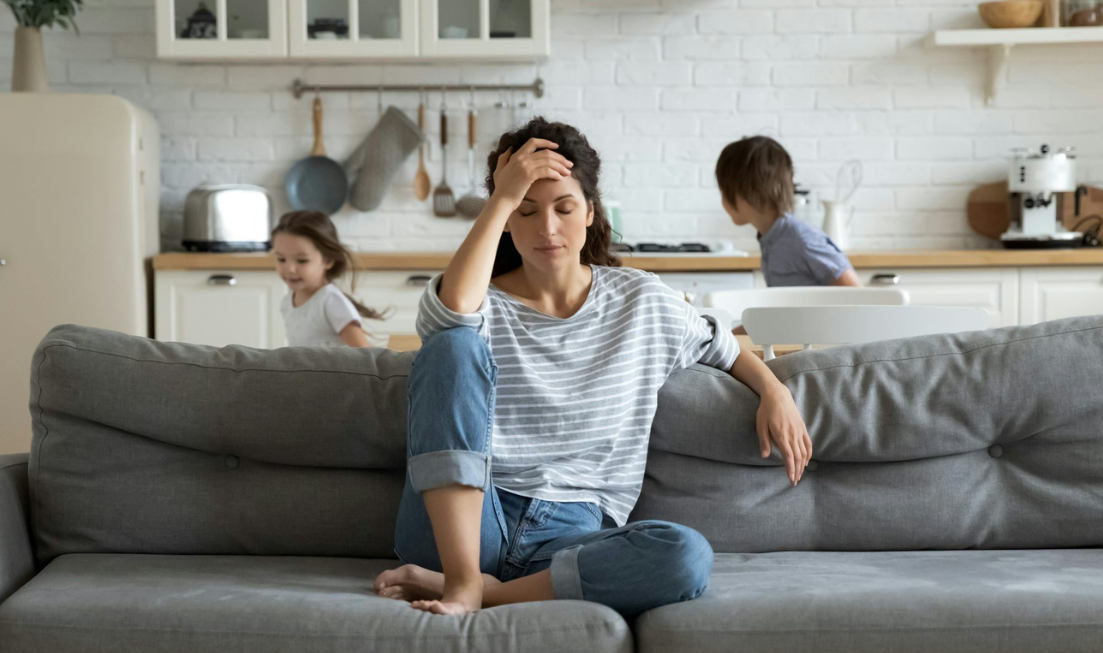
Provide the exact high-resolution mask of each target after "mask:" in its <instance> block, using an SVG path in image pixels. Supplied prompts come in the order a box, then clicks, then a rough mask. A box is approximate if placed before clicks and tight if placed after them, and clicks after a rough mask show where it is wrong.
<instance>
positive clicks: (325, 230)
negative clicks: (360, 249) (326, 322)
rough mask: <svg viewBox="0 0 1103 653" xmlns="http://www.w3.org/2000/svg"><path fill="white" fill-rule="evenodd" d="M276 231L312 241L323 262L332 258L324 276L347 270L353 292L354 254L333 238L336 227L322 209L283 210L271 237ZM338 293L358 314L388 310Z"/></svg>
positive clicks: (380, 315)
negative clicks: (284, 211)
mask: <svg viewBox="0 0 1103 653" xmlns="http://www.w3.org/2000/svg"><path fill="white" fill-rule="evenodd" d="M276 234H290V235H292V236H302V237H303V238H306V239H307V240H309V241H310V242H312V243H314V246H315V247H317V248H318V251H319V252H321V253H322V258H323V259H324V260H325V261H326V262H327V263H328V262H331V261H332V262H333V267H331V268H330V269H328V270H326V279H328V280H329V281H333V280H334V279H340V278H341V277H343V276H344V275H345V273H346V272H350V271H351V272H352V278H351V279H350V280H349V289H350V290H352V291H353V292H355V291H356V258H355V257H354V256H353V255H352V252H350V251H349V249H348V248H347V247H345V246H344V245H342V244H341V241H340V240H339V239H338V238H337V227H335V226H334V225H333V221H332V220H330V219H329V216H327V215H326V214H325V213H322V212H320V211H291V212H290V213H285V214H283V216H281V217H280V221H279V224H277V225H276V228H275V229H273V230H272V239H273V240H275V238H276ZM341 294H342V295H344V296H345V297H348V300H349V301H350V302H352V305H353V306H355V307H356V312H357V313H359V314H360V315H361V316H363V317H366V318H370V319H373V320H385V319H387V314H388V313H389V310H387V311H383V312H379V311H377V310H375V309H374V308H369V307H367V306H365V305H363V304H361V303H360V302H359V301H357V300H356V299H355V298H353V297H352V296H351V295H349V294H348V293H346V292H343V291H342V293H341Z"/></svg>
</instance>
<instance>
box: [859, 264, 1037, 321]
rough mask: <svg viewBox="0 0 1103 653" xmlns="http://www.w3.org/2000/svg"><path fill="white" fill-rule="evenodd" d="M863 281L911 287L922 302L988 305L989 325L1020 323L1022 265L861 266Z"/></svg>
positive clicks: (872, 284) (915, 300)
mask: <svg viewBox="0 0 1103 653" xmlns="http://www.w3.org/2000/svg"><path fill="white" fill-rule="evenodd" d="M856 272H857V273H858V278H859V279H860V280H861V282H862V285H865V286H869V287H871V288H877V287H895V288H903V289H904V290H907V291H908V295H909V296H910V300H909V301H910V303H912V304H917V305H921V306H975V307H979V308H983V309H986V310H987V311H988V312H989V314H990V316H989V327H1001V326H1013V325H1015V324H1018V323H1019V270H1018V268H984V269H973V268H968V269H966V268H941V269H924V270H915V269H901V270H892V269H887V268H886V269H861V270H857V271H856Z"/></svg>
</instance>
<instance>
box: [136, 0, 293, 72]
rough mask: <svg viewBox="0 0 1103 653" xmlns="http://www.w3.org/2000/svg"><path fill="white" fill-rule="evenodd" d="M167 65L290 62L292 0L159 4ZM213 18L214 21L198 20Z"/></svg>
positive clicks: (164, 0)
mask: <svg viewBox="0 0 1103 653" xmlns="http://www.w3.org/2000/svg"><path fill="white" fill-rule="evenodd" d="M156 7H157V56H158V57H160V58H162V59H256V60H269V59H280V58H284V57H287V55H288V50H287V0H157V5H156ZM204 11H206V12H209V14H207V15H208V16H210V15H213V21H211V22H206V21H200V20H194V19H195V18H198V14H197V12H200V13H202V12H204Z"/></svg>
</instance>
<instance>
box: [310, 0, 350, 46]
mask: <svg viewBox="0 0 1103 653" xmlns="http://www.w3.org/2000/svg"><path fill="white" fill-rule="evenodd" d="M306 37H307V38H308V39H310V40H312V41H343V40H346V39H348V38H349V3H348V0H307V3H306Z"/></svg>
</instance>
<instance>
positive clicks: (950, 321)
mask: <svg viewBox="0 0 1103 653" xmlns="http://www.w3.org/2000/svg"><path fill="white" fill-rule="evenodd" d="M988 320H989V316H988V311H986V310H984V309H983V308H965V307H956V306H772V307H758V308H748V309H747V310H745V311H743V328H745V329H746V330H747V335H749V336H750V337H751V342H753V343H755V344H756V345H762V351H763V359H764V360H770V359H771V358H773V357H774V345H782V344H788V345H795V344H802V345H804V348H805V349H811V348H812V345H813V344H817V345H846V344H852V343H857V342H873V341H876V340H889V339H892V338H909V337H912V336H925V335H930V334H934V333H957V332H959V331H979V330H982V329H985V328H987V326H988Z"/></svg>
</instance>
